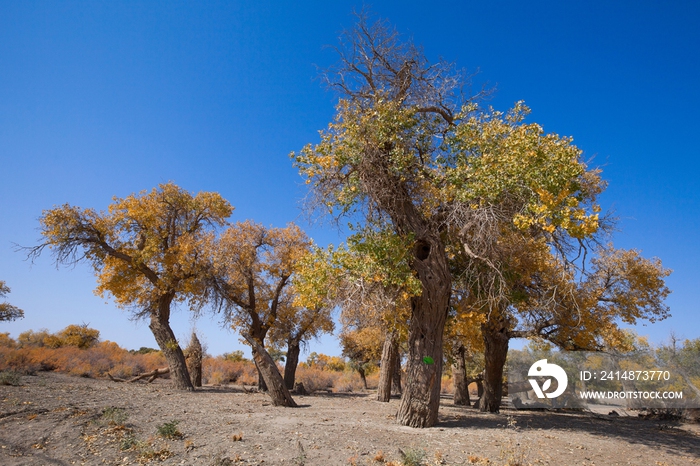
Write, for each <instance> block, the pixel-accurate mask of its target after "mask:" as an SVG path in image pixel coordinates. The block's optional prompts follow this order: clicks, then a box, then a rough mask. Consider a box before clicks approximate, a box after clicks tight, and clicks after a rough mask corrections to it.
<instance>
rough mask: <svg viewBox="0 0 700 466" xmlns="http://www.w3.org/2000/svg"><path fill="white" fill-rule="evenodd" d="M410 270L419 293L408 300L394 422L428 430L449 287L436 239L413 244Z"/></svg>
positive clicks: (434, 410)
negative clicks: (402, 368) (403, 364)
mask: <svg viewBox="0 0 700 466" xmlns="http://www.w3.org/2000/svg"><path fill="white" fill-rule="evenodd" d="M413 268H414V270H415V271H416V272H417V275H418V278H419V279H420V281H421V284H422V285H423V289H422V294H421V295H420V296H415V297H413V298H411V322H410V325H409V333H408V361H407V363H406V380H407V382H406V386H405V389H404V392H403V396H402V397H401V404H400V405H399V411H398V413H397V414H396V419H397V420H398V422H399V423H401V424H403V425H405V426H410V427H432V426H434V425H435V423H436V422H437V420H438V409H439V407H440V382H441V378H442V334H443V330H444V328H445V318H446V317H447V309H448V306H449V300H450V293H451V287H452V280H451V276H450V271H449V268H448V266H447V261H446V258H445V248H444V246H443V245H442V242H441V241H440V240H439V238H437V237H430V238H426V239H419V240H418V241H416V247H415V260H414V264H413Z"/></svg>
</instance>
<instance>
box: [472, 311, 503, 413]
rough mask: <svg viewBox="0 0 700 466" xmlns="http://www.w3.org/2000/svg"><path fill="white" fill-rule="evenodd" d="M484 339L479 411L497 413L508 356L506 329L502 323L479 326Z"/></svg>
mask: <svg viewBox="0 0 700 466" xmlns="http://www.w3.org/2000/svg"><path fill="white" fill-rule="evenodd" d="M481 333H482V335H483V337H484V359H485V369H484V395H483V397H482V398H481V399H480V404H479V408H480V409H481V411H488V412H491V413H497V412H499V410H500V409H501V397H502V396H503V367H504V366H505V363H506V357H507V356H508V340H509V339H510V337H509V336H508V329H507V328H506V326H505V324H504V323H503V322H502V321H498V322H495V323H489V322H487V323H485V324H482V325H481Z"/></svg>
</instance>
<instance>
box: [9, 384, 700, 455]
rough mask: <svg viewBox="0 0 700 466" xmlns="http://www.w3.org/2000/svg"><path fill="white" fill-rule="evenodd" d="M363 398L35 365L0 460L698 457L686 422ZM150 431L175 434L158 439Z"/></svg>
mask: <svg viewBox="0 0 700 466" xmlns="http://www.w3.org/2000/svg"><path fill="white" fill-rule="evenodd" d="M374 397H375V394H374V393H373V392H367V393H356V394H325V393H324V394H316V395H311V396H298V397H295V399H296V401H297V403H298V404H299V405H300V407H299V408H294V409H290V408H277V407H274V406H272V405H271V404H270V401H269V398H268V397H267V396H266V395H265V394H261V393H247V392H246V391H244V390H243V388H242V387H240V386H224V387H204V388H203V389H201V390H198V391H197V392H194V393H186V392H185V393H183V392H179V391H176V390H173V389H171V388H170V386H169V382H168V381H167V380H158V381H156V382H154V383H152V384H150V385H147V384H145V383H144V384H124V383H115V382H110V381H108V380H93V379H85V378H77V377H70V376H66V375H61V374H54V373H40V374H39V375H37V376H25V377H22V385H21V386H0V400H1V402H0V464H2V465H70V464H91V465H92V464H95V465H97V464H113V465H117V464H119V465H122V464H139V463H141V464H145V463H153V464H158V463H161V464H164V465H176V464H177V465H180V464H184V465H231V464H256V465H263V464H264V465H297V466H300V465H324V466H328V465H331V466H332V465H380V464H382V463H383V462H390V461H397V464H404V463H405V464H411V463H410V462H409V459H411V458H413V459H418V457H420V456H423V460H422V463H415V464H425V465H439V464H446V465H462V464H491V465H503V464H509V465H513V466H514V465H529V464H532V465H538V464H543V465H589V466H592V465H655V466H656V465H658V466H676V465H681V466H682V465H700V428H699V426H698V425H695V424H682V423H676V422H671V421H659V420H644V419H640V418H637V417H632V416H629V417H626V416H620V417H617V416H608V415H600V414H595V413H573V414H572V413H568V414H565V413H552V412H532V411H516V410H508V409H506V410H504V411H503V412H502V413H501V414H483V413H479V412H477V411H475V410H474V409H473V408H464V407H455V406H453V405H452V402H451V400H450V399H448V398H445V399H444V400H443V404H442V406H441V410H440V422H439V424H438V425H437V426H436V427H433V428H429V429H412V428H408V427H402V426H399V425H398V424H396V422H395V421H394V415H395V413H396V409H397V406H398V402H399V401H398V400H397V399H392V400H391V402H390V403H380V402H377V401H375V400H374ZM174 421H177V423H174ZM167 424H170V425H169V426H168V425H167ZM159 427H161V431H163V430H166V432H165V433H167V427H170V428H171V429H170V431H171V433H172V431H176V432H175V436H174V437H172V438H164V437H163V436H162V435H160V434H159V433H158V428H159ZM399 450H401V451H402V452H403V453H404V454H405V455H408V457H409V459H405V458H404V457H402V454H401V453H400V451H399ZM423 454H424V455H423ZM401 461H403V463H401Z"/></svg>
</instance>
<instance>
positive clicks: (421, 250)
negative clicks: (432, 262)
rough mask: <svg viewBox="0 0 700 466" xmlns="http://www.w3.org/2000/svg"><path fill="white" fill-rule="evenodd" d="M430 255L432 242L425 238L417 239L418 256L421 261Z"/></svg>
mask: <svg viewBox="0 0 700 466" xmlns="http://www.w3.org/2000/svg"><path fill="white" fill-rule="evenodd" d="M429 255H430V243H428V242H427V241H423V240H418V241H416V257H417V258H418V260H420V261H424V260H426V259H427V258H428V256H429Z"/></svg>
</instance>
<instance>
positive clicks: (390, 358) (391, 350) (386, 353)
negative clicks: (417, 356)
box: [377, 332, 399, 403]
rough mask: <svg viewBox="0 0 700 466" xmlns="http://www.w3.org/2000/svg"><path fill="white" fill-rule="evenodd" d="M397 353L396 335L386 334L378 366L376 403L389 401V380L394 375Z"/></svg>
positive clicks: (392, 333) (393, 333)
mask: <svg viewBox="0 0 700 466" xmlns="http://www.w3.org/2000/svg"><path fill="white" fill-rule="evenodd" d="M398 353H399V343H398V339H397V336H396V333H395V332H391V333H387V335H386V337H385V339H384V346H383V347H382V361H381V363H380V366H379V386H378V387H377V400H378V401H382V402H385V403H387V402H389V399H391V380H392V378H393V375H394V369H395V367H396V358H397V357H398Z"/></svg>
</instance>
